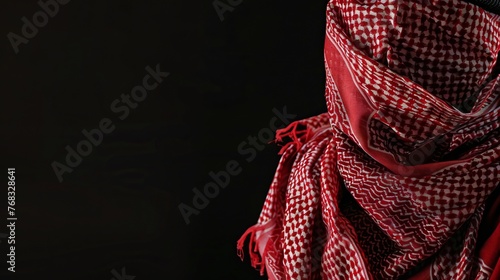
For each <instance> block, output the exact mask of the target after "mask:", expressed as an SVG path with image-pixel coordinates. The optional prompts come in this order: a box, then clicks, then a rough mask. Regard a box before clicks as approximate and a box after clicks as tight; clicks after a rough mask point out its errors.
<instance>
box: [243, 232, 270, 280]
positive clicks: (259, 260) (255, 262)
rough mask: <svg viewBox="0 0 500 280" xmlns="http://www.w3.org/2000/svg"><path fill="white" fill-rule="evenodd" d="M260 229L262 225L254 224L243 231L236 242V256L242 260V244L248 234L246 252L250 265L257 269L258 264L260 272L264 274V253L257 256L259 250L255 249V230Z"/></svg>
mask: <svg viewBox="0 0 500 280" xmlns="http://www.w3.org/2000/svg"><path fill="white" fill-rule="evenodd" d="M262 229H263V226H262V225H254V226H252V227H250V228H249V229H247V231H245V233H244V234H243V235H242V236H241V238H240V239H239V240H238V242H237V250H238V256H239V257H240V259H241V260H242V261H243V258H244V255H245V254H244V252H243V246H244V245H245V240H246V239H247V237H248V235H250V242H249V243H248V253H249V255H250V262H251V264H252V266H253V267H254V268H256V269H259V266H260V274H261V275H264V269H265V265H263V264H264V258H265V254H263V256H262V257H261V256H259V251H258V249H257V242H256V240H255V234H256V232H257V231H260V230H262Z"/></svg>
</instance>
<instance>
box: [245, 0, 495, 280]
mask: <svg viewBox="0 0 500 280" xmlns="http://www.w3.org/2000/svg"><path fill="white" fill-rule="evenodd" d="M324 51H325V67H326V73H327V85H326V93H325V96H326V101H327V105H328V112H327V113H324V114H321V115H318V116H315V117H312V118H309V119H305V120H300V121H297V122H294V123H292V124H291V125H290V126H289V127H288V128H285V129H282V130H279V131H278V132H277V137H276V138H277V142H281V143H282V144H284V146H283V149H282V151H281V154H282V158H281V160H280V163H279V166H278V169H277V171H276V175H275V177H274V180H273V182H272V184H271V187H270V190H269V194H268V196H267V198H266V201H265V204H264V208H263V210H262V213H261V215H260V218H259V220H258V222H257V225H255V226H253V227H251V228H250V229H249V230H248V231H247V232H246V233H245V234H244V236H243V237H242V238H241V239H240V240H239V241H238V248H239V254H240V255H241V256H242V253H243V252H242V251H241V250H242V247H243V245H244V242H245V239H246V237H247V236H248V235H250V244H249V246H250V256H251V259H252V264H253V265H254V266H255V267H258V268H260V269H261V272H262V273H264V272H267V276H268V278H269V279H272V280H284V279H293V280H299V279H300V280H303V279H500V264H498V261H499V260H498V258H499V255H500V226H499V218H498V213H499V212H500V198H499V195H498V193H499V191H498V190H500V188H499V189H497V186H498V185H499V182H500V77H494V76H495V75H493V74H492V73H493V72H495V71H497V70H495V69H494V68H495V67H498V66H495V65H496V62H497V56H498V53H499V51H500V17H499V16H497V15H494V14H492V13H489V12H486V11H484V10H482V9H481V8H479V7H477V6H474V5H472V4H469V3H466V2H462V1H458V0H420V1H407V0H335V1H333V0H332V1H330V3H329V4H328V7H327V29H326V39H325V50H324Z"/></svg>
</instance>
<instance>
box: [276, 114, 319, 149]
mask: <svg viewBox="0 0 500 280" xmlns="http://www.w3.org/2000/svg"><path fill="white" fill-rule="evenodd" d="M299 126H300V127H299ZM311 136H312V130H311V128H310V127H309V126H306V125H303V124H301V123H300V122H298V121H296V122H293V123H291V124H290V125H289V126H287V127H285V128H282V129H278V130H277V131H276V139H275V140H274V142H275V143H278V144H280V145H282V148H281V150H280V151H279V152H278V154H279V155H283V154H284V153H285V151H286V150H287V149H288V147H289V146H290V145H293V146H295V147H296V148H297V149H296V151H298V150H300V148H301V147H302V145H303V144H304V143H306V142H307V141H308V140H309V139H310V138H311ZM285 137H288V138H290V139H291V140H292V141H288V142H287V143H285V144H284V145H283V144H282V142H284V138H285Z"/></svg>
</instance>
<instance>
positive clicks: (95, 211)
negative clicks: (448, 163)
mask: <svg viewBox="0 0 500 280" xmlns="http://www.w3.org/2000/svg"><path fill="white" fill-rule="evenodd" d="M221 2H223V3H227V2H226V1H225V0H221ZM233 2H237V1H233ZM326 3H327V1H325V0H322V1H295V2H291V1H263V0H243V2H242V3H241V4H239V5H237V6H236V7H234V10H233V11H230V12H229V11H226V12H225V13H224V14H223V16H224V20H223V21H221V20H220V18H219V16H218V14H217V12H216V10H215V9H214V7H213V2H211V1H196V2H194V1H180V0H172V1H152V0H146V1H81V0H72V1H70V2H69V3H68V4H66V5H60V10H59V12H58V13H57V14H56V15H55V16H54V17H53V18H50V19H49V21H48V24H47V25H46V26H44V27H42V28H39V31H38V34H37V35H36V36H35V37H33V38H32V39H29V42H28V43H27V44H21V45H20V46H19V53H18V54H15V52H14V50H13V48H12V46H11V44H10V42H9V39H8V37H7V34H8V33H9V32H14V33H16V34H18V35H21V34H22V33H21V28H22V26H23V22H22V21H21V18H22V17H23V16H25V17H27V18H28V19H30V20H31V19H32V16H33V14H34V13H35V12H37V11H39V10H40V6H39V5H38V4H37V2H36V1H31V0H30V1H7V2H2V7H1V8H0V15H1V16H0V29H1V30H2V32H1V35H2V36H3V37H2V38H3V39H1V40H0V48H1V49H0V53H1V55H2V56H1V62H0V67H1V83H0V85H1V88H0V89H1V90H2V95H1V96H2V101H1V102H0V103H1V104H2V105H3V106H2V109H1V110H0V114H1V116H2V118H1V120H2V129H1V132H0V133H1V134H2V135H1V137H0V138H1V142H0V143H1V149H0V150H1V159H2V160H1V168H2V169H1V170H5V171H6V168H7V167H15V168H16V184H17V188H16V216H17V217H18V221H17V223H16V245H17V247H16V271H17V272H16V273H15V274H13V273H10V272H7V270H6V268H7V266H6V262H5V260H6V254H7V253H8V251H7V249H8V248H7V246H6V245H7V244H6V239H2V243H1V244H0V252H1V257H0V259H1V260H2V271H1V273H0V278H1V279H69V280H71V279H98V280H100V279H103V280H110V279H112V278H113V274H112V271H113V270H116V271H118V272H120V271H121V269H122V267H124V268H125V269H126V274H128V275H133V276H135V280H145V279H263V278H262V277H259V273H258V271H255V270H254V269H253V268H252V267H251V266H250V264H249V260H248V255H247V257H246V259H245V261H244V262H241V261H240V260H239V258H238V257H237V255H236V241H237V240H238V239H239V237H240V236H241V235H242V233H243V232H244V231H245V230H246V229H247V228H248V227H249V226H251V225H253V224H254V223H255V222H256V221H257V218H258V215H259V213H260V210H261V207H262V204H263V202H264V199H265V196H266V194H267V191H268V187H269V184H270V182H271V180H272V177H273V174H274V172H275V169H276V166H277V163H278V160H279V156H278V155H277V152H278V150H279V147H276V146H275V145H272V144H271V145H267V146H266V148H265V149H264V150H263V151H259V152H258V153H257V156H256V158H255V159H254V160H252V161H251V162H247V161H246V160H245V156H243V155H241V154H240V153H238V149H237V147H238V145H239V144H240V143H242V142H243V141H246V140H247V138H248V137H249V136H251V135H257V133H258V132H259V131H260V130H261V129H263V128H266V127H269V121H270V120H271V118H272V117H273V116H274V114H273V112H272V109H273V108H276V109H278V110H281V109H282V108H283V107H284V106H286V108H287V111H288V112H289V113H291V114H295V115H297V117H296V119H297V120H298V119H302V118H306V117H310V116H313V115H317V114H319V113H322V112H325V111H326V105H325V101H324V82H325V77H324V68H323V42H324V26H325V10H326ZM157 64H160V69H161V70H162V71H165V72H170V76H169V77H167V78H166V79H165V80H164V81H163V82H162V83H161V84H160V86H159V87H158V88H157V89H155V90H153V91H151V92H150V93H149V95H148V97H147V98H146V99H145V101H143V102H141V103H139V105H138V107H137V108H136V109H132V110H131V112H130V115H129V116H128V117H127V118H126V119H124V120H123V121H121V120H118V118H117V114H114V113H113V112H111V110H110V104H111V103H112V102H113V100H115V99H117V98H119V97H120V95H121V94H130V91H131V89H132V88H133V87H134V86H136V85H138V84H140V83H141V82H142V78H143V77H144V75H146V74H147V72H146V71H145V67H146V66H148V65H149V66H151V67H152V68H155V65H157ZM106 117H107V118H110V119H112V120H113V123H114V124H115V125H116V129H115V130H114V131H113V132H112V133H110V134H106V135H105V136H104V139H103V141H102V143H101V144H100V145H99V146H97V147H94V148H93V151H92V153H91V154H90V155H89V156H87V157H84V158H83V161H82V163H81V164H80V165H79V166H77V167H75V168H74V171H73V172H72V173H66V174H64V175H63V176H64V181H63V182H62V183H60V182H59V181H58V180H57V177H56V175H55V173H54V171H53V169H52V167H51V163H52V162H54V161H58V162H61V163H64V161H65V159H64V157H65V155H66V153H67V152H66V150H65V147H66V146H67V145H69V146H71V147H73V148H74V147H76V145H77V143H78V142H79V141H81V140H84V139H85V138H84V136H83V135H82V133H81V131H82V129H87V130H90V129H93V128H97V127H98V124H99V121H100V120H101V119H102V118H106ZM230 160H236V161H238V162H240V163H241V168H242V172H241V174H239V175H238V176H234V177H231V181H230V184H229V185H228V186H227V187H226V188H225V189H222V190H221V191H220V194H219V195H218V196H217V197H215V198H213V199H211V200H210V203H209V205H208V206H207V207H206V208H205V209H202V210H201V211H200V213H199V215H193V216H191V217H190V220H191V223H190V224H189V225H186V224H185V222H184V220H183V218H182V216H181V214H180V212H179V210H178V205H179V203H186V204H188V205H192V198H193V196H194V194H193V192H192V189H193V188H198V189H202V188H203V186H204V185H205V184H207V183H208V182H210V181H212V179H211V178H210V176H209V175H208V174H209V172H210V171H215V172H217V171H220V170H223V169H225V165H226V163H227V162H228V161H230ZM2 182H4V183H2V184H4V186H6V182H7V174H6V172H5V176H4V178H3V179H2ZM2 189H4V190H3V191H2V192H3V194H2V196H1V197H2V201H4V203H2V205H4V206H3V207H2V209H0V218H1V220H2V222H1V223H5V224H7V222H6V220H5V217H6V215H7V209H6V208H7V207H6V206H7V203H6V201H7V188H6V187H5V188H2ZM2 228H3V229H2V230H0V233H5V232H6V231H7V230H6V229H5V228H4V227H3V226H2ZM117 280H119V279H117Z"/></svg>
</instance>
